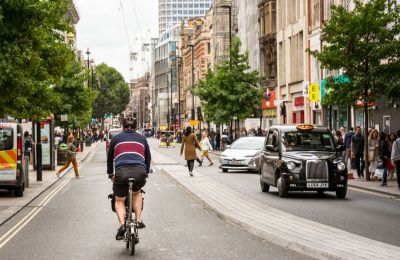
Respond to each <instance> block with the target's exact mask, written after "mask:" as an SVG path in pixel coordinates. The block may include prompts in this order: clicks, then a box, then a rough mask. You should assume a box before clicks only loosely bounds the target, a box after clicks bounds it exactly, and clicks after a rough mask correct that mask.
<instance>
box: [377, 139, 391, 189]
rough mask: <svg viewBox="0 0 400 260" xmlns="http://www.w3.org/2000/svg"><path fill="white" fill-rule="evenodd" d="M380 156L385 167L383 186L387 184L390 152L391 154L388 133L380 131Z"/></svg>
mask: <svg viewBox="0 0 400 260" xmlns="http://www.w3.org/2000/svg"><path fill="white" fill-rule="evenodd" d="M379 158H380V159H381V161H382V167H383V182H382V186H387V161H388V160H389V158H390V154H389V144H388V142H387V140H386V134H385V133H384V132H381V133H380V138H379Z"/></svg>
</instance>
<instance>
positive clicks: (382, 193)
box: [347, 182, 400, 198]
mask: <svg viewBox="0 0 400 260" xmlns="http://www.w3.org/2000/svg"><path fill="white" fill-rule="evenodd" d="M347 186H348V187H350V188H355V189H358V190H364V191H369V192H374V193H377V194H380V195H385V196H392V197H395V198H400V195H399V194H395V193H392V192H386V191H380V190H375V189H371V188H366V187H360V186H357V185H352V184H349V183H348V182H347Z"/></svg>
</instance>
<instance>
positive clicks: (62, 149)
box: [57, 144, 68, 165]
mask: <svg viewBox="0 0 400 260" xmlns="http://www.w3.org/2000/svg"><path fill="white" fill-rule="evenodd" d="M67 148H68V146H67V145H66V144H60V145H58V148H57V165H64V164H65V162H66V161H67V158H66V156H67Z"/></svg>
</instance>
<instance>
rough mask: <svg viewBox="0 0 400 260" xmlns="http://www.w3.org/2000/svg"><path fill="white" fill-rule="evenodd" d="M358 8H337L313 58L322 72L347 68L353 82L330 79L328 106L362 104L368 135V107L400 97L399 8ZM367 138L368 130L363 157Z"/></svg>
mask: <svg viewBox="0 0 400 260" xmlns="http://www.w3.org/2000/svg"><path fill="white" fill-rule="evenodd" d="M354 3H355V8H354V10H351V11H349V10H347V9H346V8H344V7H343V6H336V7H334V8H333V11H332V17H331V19H330V20H329V21H328V22H327V23H326V24H325V25H324V28H323V35H324V41H325V42H326V44H325V45H324V46H323V48H322V51H321V52H312V54H313V55H315V56H316V58H317V59H318V60H319V61H321V65H322V67H323V68H326V69H329V70H338V69H342V70H343V74H344V76H345V77H346V78H348V80H344V81H337V80H335V79H333V78H331V79H330V80H329V84H327V90H326V91H327V92H328V95H327V97H326V98H325V100H324V103H325V104H328V105H332V104H338V105H344V106H352V105H355V103H356V102H357V100H361V101H362V102H363V104H364V119H365V128H366V129H365V130H367V128H368V103H370V102H373V101H375V100H377V99H378V98H380V97H386V98H387V101H388V102H389V103H390V102H393V101H395V100H396V99H397V100H398V99H399V98H400V74H399V71H400V40H399V35H400V6H398V5H396V3H395V1H387V0H371V1H369V2H368V3H366V4H364V3H362V2H361V1H359V0H355V1H354ZM367 134H368V133H367V131H365V149H364V154H367V147H368V136H367ZM365 170H366V173H368V167H366V169H365ZM365 175H366V178H367V179H369V176H368V174H365Z"/></svg>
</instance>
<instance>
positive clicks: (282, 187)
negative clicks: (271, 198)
mask: <svg viewBox="0 0 400 260" xmlns="http://www.w3.org/2000/svg"><path fill="white" fill-rule="evenodd" d="M276 186H278V195H279V197H281V198H284V197H287V195H288V193H289V192H288V190H287V188H286V186H285V184H284V182H283V179H282V177H281V176H280V177H279V179H278V181H277V185H276Z"/></svg>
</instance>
